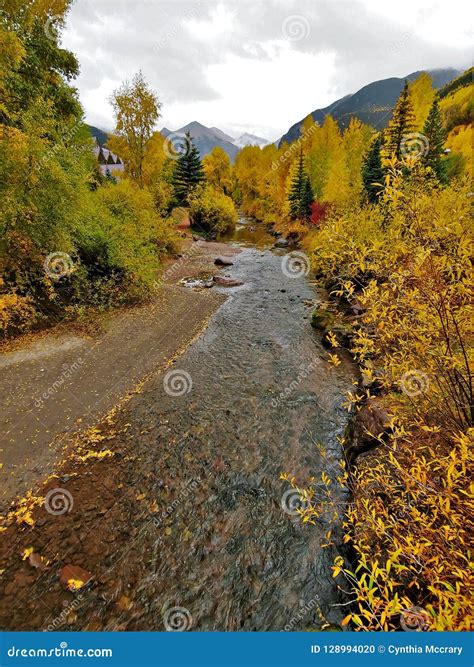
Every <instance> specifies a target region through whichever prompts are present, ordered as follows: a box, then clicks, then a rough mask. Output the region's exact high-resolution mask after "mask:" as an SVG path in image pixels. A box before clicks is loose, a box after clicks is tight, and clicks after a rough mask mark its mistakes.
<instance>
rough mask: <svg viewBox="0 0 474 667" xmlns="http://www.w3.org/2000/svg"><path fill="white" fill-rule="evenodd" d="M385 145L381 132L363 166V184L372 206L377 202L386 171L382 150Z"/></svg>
mask: <svg viewBox="0 0 474 667" xmlns="http://www.w3.org/2000/svg"><path fill="white" fill-rule="evenodd" d="M382 145H383V138H382V133H381V132H380V133H379V134H378V135H377V136H376V137H375V139H374V140H373V142H372V144H371V146H370V149H369V151H368V153H367V155H366V157H365V160H364V163H363V165H362V182H363V184H364V191H365V192H366V194H367V198H368V200H369V202H370V203H371V204H375V203H376V201H377V193H378V192H379V191H380V189H381V188H380V184H381V183H383V180H384V170H383V166H382V158H381V155H380V153H381V150H382ZM377 183H378V184H379V185H376V184H377Z"/></svg>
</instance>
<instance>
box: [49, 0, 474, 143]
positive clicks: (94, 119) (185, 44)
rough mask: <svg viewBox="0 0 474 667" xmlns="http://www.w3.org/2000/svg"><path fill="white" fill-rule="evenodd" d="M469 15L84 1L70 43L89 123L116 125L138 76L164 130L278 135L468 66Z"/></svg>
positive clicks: (75, 12) (373, 2) (448, 7)
mask: <svg viewBox="0 0 474 667" xmlns="http://www.w3.org/2000/svg"><path fill="white" fill-rule="evenodd" d="M470 15H471V12H470V9H469V4H468V3H467V2H464V1H462V0H449V2H448V1H447V0H440V1H439V2H429V1H428V2H421V1H418V0H410V1H409V2H403V1H402V0H391V1H387V0H360V1H357V0H354V1H352V0H349V1H347V0H330V1H327V2H325V1H322V0H279V1H273V0H225V1H224V2H219V1H217V2H216V1H214V0H201V1H199V2H194V1H192V0H190V1H187V0H184V1H181V0H174V1H173V2H167V1H162V0H76V4H75V5H74V6H73V8H72V10H71V11H70V13H69V16H68V21H67V26H66V30H65V32H64V34H63V39H62V43H63V45H64V46H65V47H66V48H69V49H70V50H72V51H73V52H74V53H75V54H76V55H77V57H78V58H79V62H80V65H81V74H80V76H79V78H78V79H77V81H76V85H77V87H78V88H79V91H80V97H81V101H82V104H83V105H84V107H85V110H86V117H87V121H88V122H89V123H90V124H92V125H96V126H98V127H100V128H103V129H106V130H111V129H112V128H113V125H114V123H113V114H112V108H111V105H110V103H109V101H108V98H109V96H110V94H111V92H112V91H113V90H114V89H115V88H117V87H118V86H119V85H120V83H121V82H122V81H123V80H124V79H130V78H131V77H132V76H133V75H134V73H135V72H137V71H138V70H139V69H141V70H142V72H143V74H144V76H145V78H146V79H147V81H148V82H149V83H150V84H151V86H152V87H153V88H154V89H155V90H156V91H157V93H158V95H159V98H160V100H161V102H162V104H163V108H162V114H163V117H162V119H160V122H159V124H158V126H159V127H160V128H161V127H162V126H163V125H166V126H167V127H168V128H169V129H171V130H176V129H178V128H179V127H181V126H183V125H185V124H186V123H188V122H190V121H191V120H197V121H199V122H201V123H203V124H204V125H208V126H216V127H219V128H221V129H222V130H224V131H225V132H227V133H229V134H231V135H232V136H234V137H237V136H239V135H240V134H242V133H243V132H250V133H253V134H257V135H259V136H262V137H265V138H267V139H270V140H274V139H276V138H278V137H280V136H281V135H282V134H283V133H284V132H285V131H286V130H287V129H288V128H289V127H290V126H291V125H292V124H293V123H295V122H296V121H298V120H300V119H301V118H302V117H304V116H306V115H307V114H308V113H309V112H310V111H313V110H314V109H318V108H320V107H324V106H327V105H328V104H329V103H331V102H333V101H334V100H335V99H337V98H339V97H342V96H343V95H346V94H347V93H353V92H355V91H356V90H358V89H359V88H361V87H362V86H364V85H365V84H367V83H371V82H372V81H376V80H377V79H384V78H387V77H390V76H404V75H406V74H409V73H410V72H414V71H416V70H419V69H428V68H437V67H449V66H453V67H464V66H468V65H469V64H470V59H471V53H472V50H471V47H472V23H470V22H469V17H470Z"/></svg>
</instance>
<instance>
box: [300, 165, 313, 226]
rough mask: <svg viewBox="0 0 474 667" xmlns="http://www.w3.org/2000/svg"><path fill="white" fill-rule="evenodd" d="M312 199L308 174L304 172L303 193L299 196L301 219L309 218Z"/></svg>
mask: <svg viewBox="0 0 474 667" xmlns="http://www.w3.org/2000/svg"><path fill="white" fill-rule="evenodd" d="M313 201H314V194H313V188H312V187H311V182H310V180H309V177H308V175H306V174H305V179H304V185H303V194H302V197H301V207H300V217H301V218H303V220H309V219H310V218H311V204H312V203H313Z"/></svg>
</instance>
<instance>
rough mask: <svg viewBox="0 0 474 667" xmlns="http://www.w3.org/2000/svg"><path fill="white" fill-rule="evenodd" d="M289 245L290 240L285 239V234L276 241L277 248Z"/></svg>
mask: <svg viewBox="0 0 474 667" xmlns="http://www.w3.org/2000/svg"><path fill="white" fill-rule="evenodd" d="M288 245H289V244H288V241H287V240H286V239H284V238H283V236H280V238H279V239H277V240H276V241H275V248H287V247H288Z"/></svg>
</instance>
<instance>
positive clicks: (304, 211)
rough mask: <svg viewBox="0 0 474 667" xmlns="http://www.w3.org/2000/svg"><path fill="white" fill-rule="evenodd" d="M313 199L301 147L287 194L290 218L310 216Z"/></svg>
mask: <svg viewBox="0 0 474 667" xmlns="http://www.w3.org/2000/svg"><path fill="white" fill-rule="evenodd" d="M313 199H314V196H313V190H312V188H311V183H310V180H309V178H308V175H307V173H306V170H305V167H304V159H303V150H302V149H301V150H300V154H299V157H298V162H297V165H296V169H295V173H294V175H293V179H292V181H291V185H290V192H289V194H288V201H289V203H290V218H291V219H292V220H297V219H298V218H300V219H303V220H305V219H308V218H309V217H310V216H311V204H312V203H313Z"/></svg>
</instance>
